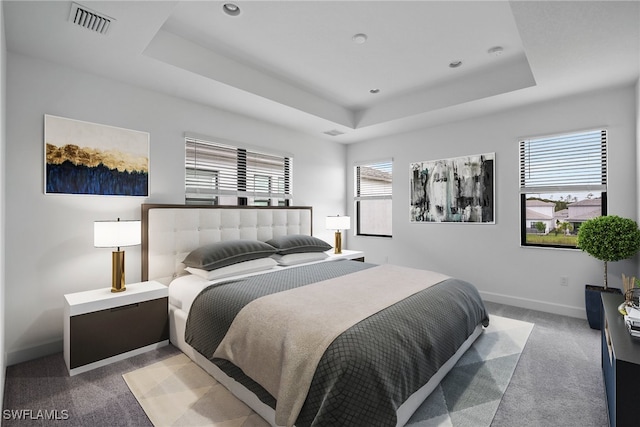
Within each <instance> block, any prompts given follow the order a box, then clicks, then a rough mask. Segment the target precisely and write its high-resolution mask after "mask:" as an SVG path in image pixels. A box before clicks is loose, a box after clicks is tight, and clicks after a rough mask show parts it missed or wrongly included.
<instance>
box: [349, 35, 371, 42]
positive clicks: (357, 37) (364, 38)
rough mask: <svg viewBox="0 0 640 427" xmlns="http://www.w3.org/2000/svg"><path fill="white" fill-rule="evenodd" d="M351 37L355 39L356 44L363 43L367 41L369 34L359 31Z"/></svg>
mask: <svg viewBox="0 0 640 427" xmlns="http://www.w3.org/2000/svg"><path fill="white" fill-rule="evenodd" d="M351 39H352V40H353V42H354V43H355V44H362V43H364V42H366V41H367V35H366V34H363V33H358V34H356V35H354V36H353V37H351Z"/></svg>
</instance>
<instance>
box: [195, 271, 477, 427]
mask: <svg viewBox="0 0 640 427" xmlns="http://www.w3.org/2000/svg"><path fill="white" fill-rule="evenodd" d="M373 266H374V265H373V264H367V263H360V262H353V261H337V262H325V263H318V264H312V265H308V266H300V267H293V268H289V269H285V270H281V271H277V272H273V273H269V274H265V275H258V276H253V277H249V278H246V279H242V280H233V281H228V282H224V283H220V284H217V285H214V286H210V287H208V288H206V289H205V290H203V291H202V292H201V293H200V295H199V296H198V297H197V298H196V299H195V301H194V303H193V304H192V306H191V311H190V313H189V317H188V319H187V328H186V333H185V339H186V341H187V343H189V344H190V345H191V346H192V347H194V348H195V349H196V350H197V351H198V352H200V353H201V354H202V355H204V356H205V357H207V358H209V359H211V360H212V362H213V363H215V364H217V365H218V366H219V367H220V368H221V369H222V370H223V371H225V372H226V373H227V374H228V375H230V376H232V377H233V378H235V379H236V380H237V381H239V382H240V383H242V384H243V385H245V387H247V388H248V389H250V390H251V391H253V392H254V393H255V394H256V395H257V396H258V397H259V398H260V399H261V400H262V401H263V402H264V403H266V404H267V405H269V406H271V407H272V408H275V400H274V398H273V397H272V396H271V395H269V393H267V392H266V391H265V390H264V389H263V388H262V387H261V386H260V385H258V384H256V383H255V382H253V381H252V380H251V379H250V378H248V377H246V376H245V375H244V374H243V373H242V371H241V370H240V369H238V368H237V367H235V366H234V365H233V364H231V363H230V362H228V361H226V360H223V359H212V358H211V355H212V354H213V352H214V351H215V349H216V348H217V346H218V344H219V343H220V341H222V338H223V337H224V335H225V333H226V331H227V329H228V328H229V327H230V325H231V323H232V321H233V318H234V317H235V315H236V313H237V312H238V311H240V309H241V308H242V307H244V305H246V304H247V303H248V302H250V301H252V300H253V299H256V298H259V297H261V296H264V295H269V294H271V293H275V292H280V291H283V290H286V289H292V288H295V287H299V286H304V285H306V284H309V283H314V282H318V281H321V280H326V279H330V278H333V277H338V276H342V275H345V274H349V273H352V272H355V271H359V270H362V269H366V268H370V267H373ZM389 285H390V286H393V283H390V284H389ZM480 323H483V324H485V325H486V324H488V314H487V311H486V309H485V307H484V304H483V303H482V300H481V298H480V296H479V294H478V292H477V290H476V288H475V287H474V286H473V285H471V284H469V283H466V282H464V281H460V280H456V279H448V280H446V281H444V282H442V283H440V284H437V285H434V286H432V287H431V288H428V289H426V290H424V291H422V292H419V293H417V294H415V295H413V296H411V297H409V298H406V299H404V300H402V301H400V302H399V303H397V304H394V305H392V306H390V307H388V308H387V309H384V310H382V311H380V312H379V313H378V314H376V315H374V316H371V317H369V318H367V319H365V320H363V321H362V322H359V323H358V324H356V325H355V326H353V327H352V328H350V329H348V330H347V331H346V332H344V333H343V334H341V335H340V336H339V337H338V338H337V339H336V340H335V341H334V342H333V343H332V344H331V345H330V346H329V347H328V348H327V351H326V352H325V354H324V356H323V357H322V359H321V360H320V363H319V364H318V368H317V370H316V373H315V375H314V377H313V381H312V384H311V388H310V390H309V394H308V396H307V400H306V402H305V404H304V406H303V407H302V410H301V412H300V415H299V416H298V419H297V420H296V425H297V426H298V427H304V426H354V425H362V426H364V425H366V426H393V425H395V424H396V410H397V409H398V407H399V406H400V405H401V404H402V403H403V402H404V401H405V400H406V399H407V398H408V397H409V396H410V395H411V394H413V393H414V392H415V391H416V390H418V389H419V388H420V387H421V386H422V385H424V384H425V383H426V382H427V381H428V380H429V378H431V376H432V375H433V374H434V373H435V372H436V371H437V370H438V369H439V368H440V366H442V364H444V362H446V361H447V360H448V359H449V358H450V357H451V356H452V355H453V354H454V353H455V351H456V350H457V349H458V347H459V346H460V345H461V344H462V343H463V342H464V341H465V340H466V339H467V337H468V336H469V335H470V334H471V333H472V332H473V330H474V329H475V327H476V326H477V325H478V324H480Z"/></svg>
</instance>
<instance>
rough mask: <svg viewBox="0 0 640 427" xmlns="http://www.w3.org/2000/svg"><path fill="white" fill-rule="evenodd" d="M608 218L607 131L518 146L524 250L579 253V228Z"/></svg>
mask: <svg viewBox="0 0 640 427" xmlns="http://www.w3.org/2000/svg"><path fill="white" fill-rule="evenodd" d="M606 213H607V131H606V130H595V131H588V132H577V133H571V134H564V135H556V136H549V137H544V138H533V139H527V140H522V141H520V236H521V238H520V240H521V244H522V245H523V246H547V247H562V248H575V247H576V240H577V234H578V230H579V228H580V225H581V224H582V223H583V222H584V221H586V220H588V219H591V218H594V217H597V216H600V215H606Z"/></svg>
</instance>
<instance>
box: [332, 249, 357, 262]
mask: <svg viewBox="0 0 640 427" xmlns="http://www.w3.org/2000/svg"><path fill="white" fill-rule="evenodd" d="M326 254H327V255H329V260H330V261H331V260H334V259H350V260H352V261H361V262H364V252H362V251H348V250H346V249H343V250H342V253H341V254H336V253H333V249H331V250H330V251H327V252H326Z"/></svg>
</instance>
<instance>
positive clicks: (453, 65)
mask: <svg viewBox="0 0 640 427" xmlns="http://www.w3.org/2000/svg"><path fill="white" fill-rule="evenodd" d="M461 65H462V61H451V62H450V63H449V68H458V67H459V66H461Z"/></svg>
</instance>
